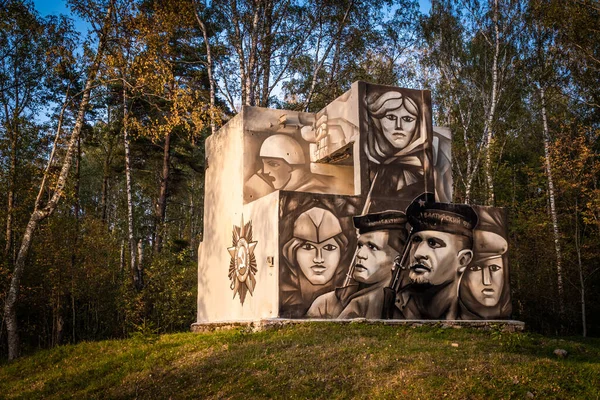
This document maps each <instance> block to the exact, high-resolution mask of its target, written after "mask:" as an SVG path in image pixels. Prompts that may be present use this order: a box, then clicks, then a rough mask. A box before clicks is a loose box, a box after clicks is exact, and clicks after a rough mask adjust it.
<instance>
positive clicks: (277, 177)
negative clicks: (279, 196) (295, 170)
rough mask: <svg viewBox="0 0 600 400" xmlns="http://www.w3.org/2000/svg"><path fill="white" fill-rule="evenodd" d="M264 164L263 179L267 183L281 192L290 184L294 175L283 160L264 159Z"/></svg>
mask: <svg viewBox="0 0 600 400" xmlns="http://www.w3.org/2000/svg"><path fill="white" fill-rule="evenodd" d="M262 162H263V177H264V178H265V179H266V180H267V182H268V183H269V184H270V185H271V186H273V188H275V190H279V189H282V188H284V187H285V185H287V183H288V182H289V180H290V178H291V176H292V175H291V174H292V167H291V166H290V164H288V163H287V162H286V161H285V160H284V159H282V158H271V157H264V158H263V159H262Z"/></svg>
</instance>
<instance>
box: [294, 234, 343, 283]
mask: <svg viewBox="0 0 600 400" xmlns="http://www.w3.org/2000/svg"><path fill="white" fill-rule="evenodd" d="M340 259H341V249H340V244H339V243H338V242H337V241H336V240H335V239H334V238H329V239H327V240H325V241H323V242H321V243H314V242H310V241H306V242H304V244H302V245H301V246H300V247H299V248H298V249H297V250H296V262H297V264H298V266H299V267H300V270H301V271H302V273H303V274H304V276H305V277H306V279H308V281H309V282H310V283H312V284H313V285H324V284H326V283H327V282H329V281H331V279H332V278H333V275H334V273H335V271H336V269H337V267H338V265H339V263H340Z"/></svg>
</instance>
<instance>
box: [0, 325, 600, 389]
mask: <svg viewBox="0 0 600 400" xmlns="http://www.w3.org/2000/svg"><path fill="white" fill-rule="evenodd" d="M556 348H561V349H565V350H567V351H568V352H569V355H568V357H567V358H564V359H561V358H558V357H557V356H556V355H554V354H553V351H554V350H555V349H556ZM0 397H6V398H8V399H13V398H47V399H61V398H78V399H80V398H142V399H143V398H148V399H150V398H152V399H155V398H173V399H177V398H235V399H244V398H252V399H254V398H286V399H288V398H307V397H309V398H411V399H419V398H420V399H432V398H433V399H437V398H449V399H466V398H473V399H483V398H485V399H500V398H505V399H508V398H517V399H527V398H539V399H548V398H552V399H554V398H561V399H562V398H564V399H570V398H581V399H598V398H600V339H587V340H583V339H578V338H562V339H559V338H550V337H545V336H539V335H534V334H528V333H512V334H509V333H503V332H499V331H481V330H472V329H467V328H462V329H455V328H442V327H418V328H414V327H391V326H384V325H367V324H358V323H352V324H348V325H335V324H330V323H321V324H316V323H310V324H304V325H297V326H289V327H285V328H281V329H278V330H267V331H262V332H252V331H251V330H249V329H243V328H242V329H234V330H228V331H218V332H214V333H202V334H195V333H180V334H171V335H163V336H145V337H141V336H140V337H137V338H134V339H128V340H111V341H103V342H95V343H80V344H77V345H73V346H70V345H69V346H61V347H57V348H54V349H51V350H44V351H40V352H37V353H35V354H33V355H31V356H27V357H24V358H22V359H19V360H17V361H16V362H13V363H10V364H7V363H5V362H4V363H2V364H0Z"/></svg>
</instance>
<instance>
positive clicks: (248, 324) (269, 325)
mask: <svg viewBox="0 0 600 400" xmlns="http://www.w3.org/2000/svg"><path fill="white" fill-rule="evenodd" d="M304 323H336V324H356V323H361V324H368V325H389V326H411V327H419V326H437V327H440V328H454V329H460V328H463V327H465V328H475V329H481V330H500V331H503V332H523V331H525V323H524V322H522V321H516V320H481V321H467V320H417V319H365V318H355V319H285V318H268V319H260V320H255V321H221V322H195V323H193V324H192V326H191V331H192V332H196V333H203V332H214V331H220V330H226V329H234V328H240V327H242V328H249V329H251V330H253V331H263V330H272V329H280V328H283V327H285V326H290V325H298V324H304Z"/></svg>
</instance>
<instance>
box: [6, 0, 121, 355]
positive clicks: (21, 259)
mask: <svg viewBox="0 0 600 400" xmlns="http://www.w3.org/2000/svg"><path fill="white" fill-rule="evenodd" d="M112 12H113V3H112V2H110V3H109V5H108V9H107V11H106V16H105V19H104V22H103V26H102V30H101V32H100V36H99V43H98V49H97V51H96V55H95V57H94V61H93V63H92V65H91V67H90V70H89V73H88V77H87V81H86V83H85V88H84V90H83V97H82V99H81V103H80V104H79V110H78V112H77V118H76V120H75V125H74V126H73V130H72V132H71V137H70V139H69V144H68V147H67V152H66V154H65V158H64V160H63V164H62V167H61V170H60V174H59V176H58V180H57V182H56V184H55V187H54V191H53V193H52V197H51V198H50V200H49V201H48V203H47V204H46V205H45V206H44V207H43V208H39V207H38V205H39V203H38V202H37V201H36V205H35V208H34V210H33V212H32V213H31V217H30V218H29V222H28V223H27V227H26V228H25V232H24V233H23V239H22V241H21V247H20V248H19V252H18V254H17V259H16V260H15V268H14V271H13V275H12V278H11V281H10V286H9V289H8V293H7V295H6V302H5V303H4V316H5V320H6V331H7V334H8V335H7V341H8V359H9V360H14V359H16V358H17V357H18V356H19V330H18V322H17V312H16V304H17V298H18V296H19V286H20V282H21V277H22V276H23V272H24V271H25V261H26V259H27V255H28V254H29V249H30V248H31V243H32V241H33V234H34V232H35V230H36V228H37V226H38V224H39V223H40V221H42V220H43V219H45V218H47V217H48V216H49V215H51V214H52V213H53V212H54V210H55V209H56V207H57V205H58V202H59V200H60V198H61V197H62V195H63V191H64V188H65V185H66V183H67V179H68V177H69V170H70V169H71V164H72V162H73V153H74V152H75V151H76V147H77V141H78V140H79V135H80V133H81V127H82V126H83V120H84V118H85V112H86V108H87V106H88V103H89V100H90V91H91V90H92V86H93V82H94V80H95V79H96V74H97V72H98V68H99V66H100V62H101V61H102V58H103V56H104V47H105V45H106V41H107V35H108V29H109V21H110V18H111V15H112ZM43 190H44V187H43V186H40V194H41V193H42V192H43ZM38 198H40V195H38Z"/></svg>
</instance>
